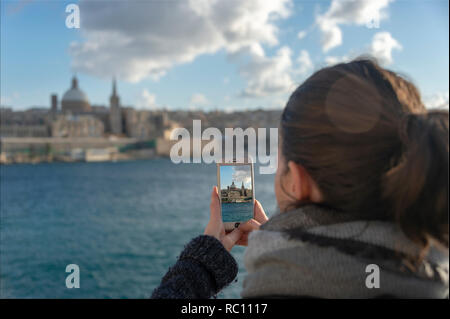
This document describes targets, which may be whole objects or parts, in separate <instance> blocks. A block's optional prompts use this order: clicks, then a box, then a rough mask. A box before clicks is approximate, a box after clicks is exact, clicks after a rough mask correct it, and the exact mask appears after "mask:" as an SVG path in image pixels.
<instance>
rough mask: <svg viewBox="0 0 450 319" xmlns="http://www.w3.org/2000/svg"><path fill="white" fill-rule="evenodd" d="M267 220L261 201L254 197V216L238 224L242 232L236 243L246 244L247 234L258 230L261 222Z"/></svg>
mask: <svg viewBox="0 0 450 319" xmlns="http://www.w3.org/2000/svg"><path fill="white" fill-rule="evenodd" d="M267 220H268V218H267V216H266V213H265V212H264V208H263V207H262V205H261V203H260V202H259V201H257V200H256V199H255V209H254V218H252V219H250V220H249V221H247V222H246V223H244V224H241V225H240V226H239V229H240V230H241V231H242V233H243V234H242V236H241V238H239V240H238V241H237V243H236V245H240V246H247V244H248V235H250V233H251V232H252V231H254V230H258V229H259V227H260V226H261V225H262V224H264V223H265V222H267Z"/></svg>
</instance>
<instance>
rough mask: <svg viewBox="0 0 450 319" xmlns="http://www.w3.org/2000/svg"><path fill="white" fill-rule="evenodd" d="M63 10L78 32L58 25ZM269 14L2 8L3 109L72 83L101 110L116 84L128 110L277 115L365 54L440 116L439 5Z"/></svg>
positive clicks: (218, 5)
mask: <svg viewBox="0 0 450 319" xmlns="http://www.w3.org/2000/svg"><path fill="white" fill-rule="evenodd" d="M69 3H77V4H79V6H80V18H81V28H80V29H68V28H67V27H66V25H65V20H66V16H67V13H66V12H65V8H66V5H67V4H69ZM244 3H245V4H244ZM274 3H275V2H268V1H262V0H248V1H245V2H240V1H233V0H231V1H221V2H220V1H219V2H218V1H211V2H205V1H187V0H186V1H181V0H180V1H170V2H165V3H164V2H163V1H128V2H125V1H115V2H111V1H97V0H96V1H90V0H85V1H3V0H2V1H1V33H0V35H1V64H0V68H1V69H0V71H1V86H0V88H1V104H2V105H4V106H10V107H13V108H14V109H24V108H28V107H31V106H45V107H47V106H49V100H50V97H49V96H50V94H51V93H57V94H58V96H59V97H60V98H61V96H62V94H63V93H64V92H65V90H67V89H68V88H69V86H70V78H71V76H72V75H73V74H74V73H76V74H77V76H78V78H79V83H80V87H81V89H83V90H84V91H85V93H86V94H87V95H88V97H89V100H90V102H91V104H100V105H107V103H108V99H109V95H110V92H111V78H112V76H117V78H118V90H119V94H120V96H121V100H122V104H123V105H132V106H135V107H138V108H145V109H158V108H162V107H166V108H170V109H203V110H211V109H220V110H239V109H254V108H259V107H262V108H282V107H283V106H284V103H285V102H286V100H287V98H288V96H289V94H290V92H292V91H293V90H294V89H295V87H296V86H297V85H298V84H300V83H301V82H302V81H303V80H304V79H305V78H306V77H307V76H309V75H310V74H311V73H312V72H313V71H314V70H317V69H319V68H321V67H324V66H326V65H327V64H330V63H334V62H338V61H347V60H349V59H351V58H353V57H356V56H358V55H360V54H364V53H371V54H373V55H375V56H376V57H378V58H379V59H380V61H381V62H382V63H383V65H385V66H386V67H388V68H390V69H393V70H395V71H399V72H401V73H403V74H406V75H407V76H408V77H409V78H411V79H412V80H413V81H414V83H416V84H417V86H418V87H419V89H420V91H421V93H422V97H423V100H424V102H425V104H426V105H429V106H439V105H442V104H444V105H445V104H446V105H448V87H449V80H448V79H449V73H448V72H449V71H448V69H449V51H448V50H449V43H448V38H449V34H448V30H449V19H448V17H449V11H448V1H444V0H427V1H425V0H411V1H405V0H400V1H399V0H397V1H389V0H376V1H367V0H357V1H349V0H347V1H339V0H334V1H289V0H282V1H277V2H276V4H274ZM368 15H369V16H370V15H374V16H378V17H379V28H368V27H367V23H365V20H364V19H366V18H367V17H368ZM301 31H305V35H304V37H302V38H300V37H299V32H301Z"/></svg>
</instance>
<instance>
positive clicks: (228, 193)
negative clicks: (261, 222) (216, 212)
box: [217, 162, 255, 232]
mask: <svg viewBox="0 0 450 319" xmlns="http://www.w3.org/2000/svg"><path fill="white" fill-rule="evenodd" d="M217 188H218V190H219V199H220V209H221V213H222V220H223V223H224V226H225V231H227V232H229V231H232V230H233V229H234V228H237V227H239V225H240V224H241V223H245V222H246V221H248V220H250V219H252V218H253V215H254V205H255V183H254V180H253V163H252V162H244V163H218V164H217Z"/></svg>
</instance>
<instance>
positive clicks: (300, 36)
mask: <svg viewBox="0 0 450 319" xmlns="http://www.w3.org/2000/svg"><path fill="white" fill-rule="evenodd" d="M306 34H307V32H306V31H304V30H303V31H299V33H298V34H297V38H298V39H299V40H301V39H303V38H304V37H306Z"/></svg>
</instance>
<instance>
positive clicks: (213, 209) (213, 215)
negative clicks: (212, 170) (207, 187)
mask: <svg viewBox="0 0 450 319" xmlns="http://www.w3.org/2000/svg"><path fill="white" fill-rule="evenodd" d="M209 212H210V217H209V220H210V221H211V222H214V223H218V222H220V221H221V220H222V215H221V213H220V202H219V193H218V190H217V186H214V187H213V190H212V192H211V203H210V205H209Z"/></svg>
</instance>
